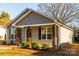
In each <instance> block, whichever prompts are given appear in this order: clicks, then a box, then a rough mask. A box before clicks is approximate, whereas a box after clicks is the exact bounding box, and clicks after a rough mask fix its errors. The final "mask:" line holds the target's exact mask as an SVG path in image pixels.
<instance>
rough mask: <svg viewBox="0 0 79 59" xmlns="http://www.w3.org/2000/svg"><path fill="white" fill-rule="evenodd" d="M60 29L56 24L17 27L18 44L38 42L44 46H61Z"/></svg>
mask: <svg viewBox="0 0 79 59" xmlns="http://www.w3.org/2000/svg"><path fill="white" fill-rule="evenodd" d="M58 30H59V27H58V26H57V25H56V24H51V25H50V24H41V25H40V24H39V25H38V24H37V25H29V26H17V27H16V44H17V45H18V44H20V43H21V42H23V41H28V42H29V43H32V42H34V41H37V42H39V43H40V45H42V44H48V45H50V46H51V47H52V46H54V47H55V46H58V45H59V31H58Z"/></svg>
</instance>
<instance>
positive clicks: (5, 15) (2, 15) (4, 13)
mask: <svg viewBox="0 0 79 59" xmlns="http://www.w3.org/2000/svg"><path fill="white" fill-rule="evenodd" d="M1 17H7V18H10V16H9V14H8V13H7V12H5V11H3V12H2V13H1Z"/></svg>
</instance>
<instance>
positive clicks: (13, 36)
mask: <svg viewBox="0 0 79 59" xmlns="http://www.w3.org/2000/svg"><path fill="white" fill-rule="evenodd" d="M11 39H15V29H11Z"/></svg>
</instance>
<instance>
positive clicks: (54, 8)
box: [38, 3, 79, 24]
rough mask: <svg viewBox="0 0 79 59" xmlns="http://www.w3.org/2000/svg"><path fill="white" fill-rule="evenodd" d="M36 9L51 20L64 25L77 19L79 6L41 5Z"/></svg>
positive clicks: (66, 4) (61, 4)
mask: <svg viewBox="0 0 79 59" xmlns="http://www.w3.org/2000/svg"><path fill="white" fill-rule="evenodd" d="M38 7H39V8H38V10H39V11H41V12H44V13H45V14H47V15H48V16H49V17H51V18H52V19H54V20H58V21H60V22H62V23H64V24H67V23H70V22H71V21H73V20H74V19H79V4H75V3H74V4H73V3H72V4H71V3H41V4H39V5H38ZM78 23H79V22H78Z"/></svg>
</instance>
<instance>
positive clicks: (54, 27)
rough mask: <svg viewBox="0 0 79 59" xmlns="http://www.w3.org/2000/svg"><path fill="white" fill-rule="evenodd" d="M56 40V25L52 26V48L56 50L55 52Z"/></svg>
mask: <svg viewBox="0 0 79 59" xmlns="http://www.w3.org/2000/svg"><path fill="white" fill-rule="evenodd" d="M55 40H56V25H55V24H54V25H53V26H52V46H53V49H54V50H55V48H56V45H55Z"/></svg>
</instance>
